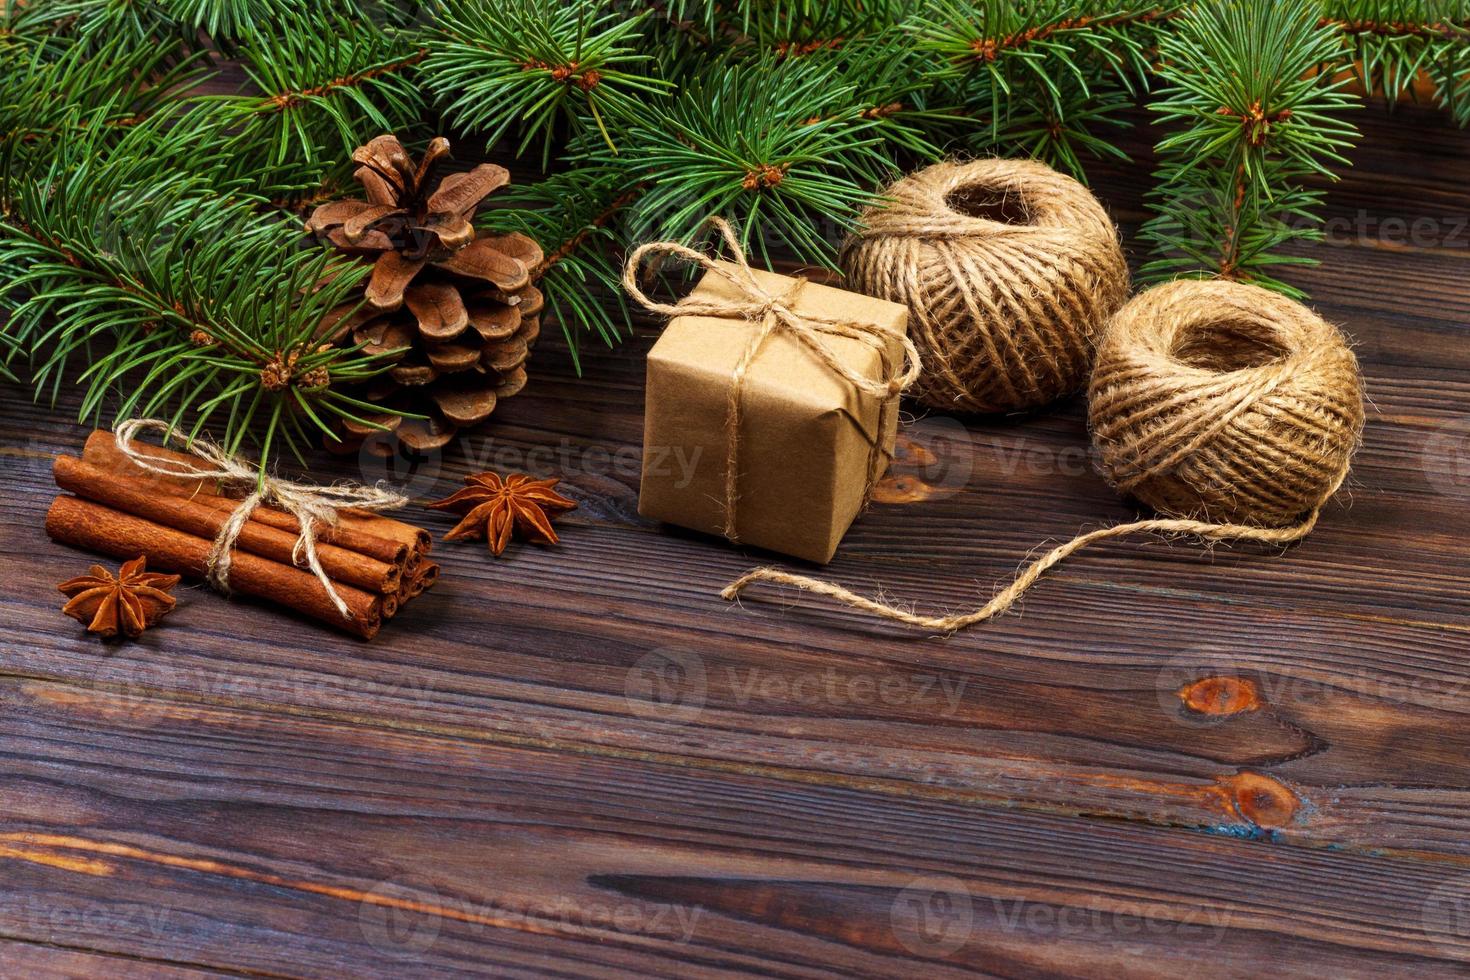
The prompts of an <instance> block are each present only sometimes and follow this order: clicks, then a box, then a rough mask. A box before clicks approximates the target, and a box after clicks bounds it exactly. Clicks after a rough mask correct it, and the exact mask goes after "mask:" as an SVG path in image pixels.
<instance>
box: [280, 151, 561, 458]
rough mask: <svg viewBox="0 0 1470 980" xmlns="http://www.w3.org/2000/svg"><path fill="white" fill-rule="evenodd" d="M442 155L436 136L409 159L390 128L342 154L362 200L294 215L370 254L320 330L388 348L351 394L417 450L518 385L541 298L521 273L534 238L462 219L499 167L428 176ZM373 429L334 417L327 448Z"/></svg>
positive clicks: (495, 183)
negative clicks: (358, 282) (390, 359)
mask: <svg viewBox="0 0 1470 980" xmlns="http://www.w3.org/2000/svg"><path fill="white" fill-rule="evenodd" d="M448 155H449V141H448V140H446V139H444V138H443V137H442V136H441V137H438V138H436V139H434V140H433V141H432V142H431V143H430V144H429V148H428V150H427V151H426V152H425V154H424V158H423V159H422V160H421V161H420V162H419V163H418V165H417V166H415V165H414V164H413V161H412V160H410V159H409V156H408V154H407V153H406V152H404V149H403V146H402V144H400V143H399V142H398V140H397V138H396V137H393V136H379V137H377V138H376V139H374V140H372V141H371V142H369V143H368V144H367V145H366V146H362V147H359V148H358V149H357V150H356V151H355V152H354V153H353V154H352V159H353V160H354V161H355V162H356V163H358V164H359V165H360V166H359V168H358V170H357V172H356V174H354V176H355V177H356V178H357V181H358V183H360V184H361V185H362V187H363V190H364V192H365V196H366V198H367V199H366V200H343V201H333V202H332V203H330V204H324V205H322V206H321V207H319V208H317V209H316V210H315V211H313V212H312V214H311V217H310V218H308V219H307V222H306V230H307V231H308V232H310V233H312V234H315V235H316V236H317V237H318V238H319V239H321V240H322V241H324V242H327V243H329V244H331V245H332V246H334V247H335V248H337V249H340V250H341V251H342V252H344V253H346V254H348V255H354V256H360V257H362V258H363V259H364V260H367V259H371V260H372V261H373V272H372V276H371V277H370V278H369V279H368V282H367V285H366V287H365V288H364V290H363V297H364V298H365V299H366V302H365V303H362V305H361V306H360V307H359V306H358V301H357V300H354V301H353V302H352V303H349V304H346V305H344V306H341V307H338V308H337V309H336V310H333V311H332V313H331V314H330V315H329V316H328V317H327V319H326V320H324V321H323V323H322V337H323V339H324V340H326V341H329V342H333V343H350V344H363V345H364V350H365V351H366V352H367V353H383V352H386V351H392V350H396V353H395V354H394V358H395V361H396V363H394V365H393V367H392V368H390V369H389V370H388V373H387V374H386V375H384V376H382V377H380V378H378V379H375V381H374V382H373V383H371V384H370V385H368V386H367V389H366V390H365V391H364V392H363V393H362V394H363V395H364V396H365V398H366V399H367V400H369V401H373V402H376V403H379V404H381V405H382V406H383V413H382V414H381V415H380V416H378V417H376V418H374V419H373V421H374V422H377V423H379V424H381V425H384V426H386V427H387V428H388V429H390V430H395V431H397V433H398V436H399V438H400V439H401V440H402V441H403V442H404V444H406V445H408V446H410V447H412V448H414V449H419V450H427V449H435V448H438V447H440V446H442V445H444V444H445V443H447V442H448V441H449V440H450V439H451V438H453V436H454V434H455V432H456V431H457V430H458V429H460V428H463V427H466V426H471V425H476V424H478V423H480V422H483V421H484V420H485V419H487V418H488V417H489V416H490V413H491V412H493V411H494V410H495V406H496V404H498V403H499V401H500V400H502V399H505V398H509V397H511V396H512V395H514V394H516V393H517V392H519V391H520V390H521V389H522V388H523V387H525V384H526V368H525V362H526V359H527V358H528V357H529V356H530V350H531V347H532V346H533V345H534V344H535V342H536V338H537V336H538V335H539V334H540V332H541V321H540V317H539V314H540V312H541V306H542V298H541V293H540V291H538V290H537V289H536V287H534V286H532V285H531V275H530V274H531V270H533V269H534V268H535V267H536V266H538V265H540V263H541V260H542V258H543V256H542V252H541V247H540V246H539V245H537V244H536V243H535V242H534V241H532V240H531V239H530V238H528V237H526V236H525V235H521V234H515V233H513V234H509V235H485V236H478V235H477V234H476V232H475V226H474V223H473V219H474V216H475V209H476V208H477V207H478V206H479V204H480V202H481V201H483V200H484V199H485V198H486V197H487V196H488V195H489V194H490V193H491V192H493V191H495V190H496V189H498V188H500V187H502V186H504V185H505V184H507V183H509V181H510V174H509V173H507V172H506V170H505V168H504V167H498V166H496V165H495V164H492V163H482V164H480V165H479V166H477V167H475V168H474V169H473V170H471V171H469V172H468V173H454V174H450V175H448V176H446V177H445V178H443V179H442V180H436V179H435V175H434V172H435V170H436V168H437V166H438V163H439V161H440V160H442V159H443V158H444V157H446V156H448ZM354 307H357V309H356V310H355V311H354ZM400 412H409V413H413V414H422V415H427V416H428V417H429V418H428V420H427V421H422V420H419V419H404V418H403V417H402V416H401V415H400V414H398V413H400ZM377 431H378V430H374V429H368V428H365V427H363V426H359V425H355V424H351V423H348V424H345V425H344V426H343V429H342V432H341V433H340V434H341V435H342V436H343V442H341V443H331V444H329V447H328V448H330V449H333V450H340V451H343V452H356V451H357V449H358V448H359V447H360V446H361V445H362V443H363V441H364V440H365V439H367V438H369V437H371V436H372V435H374V434H375V433H376V432H377Z"/></svg>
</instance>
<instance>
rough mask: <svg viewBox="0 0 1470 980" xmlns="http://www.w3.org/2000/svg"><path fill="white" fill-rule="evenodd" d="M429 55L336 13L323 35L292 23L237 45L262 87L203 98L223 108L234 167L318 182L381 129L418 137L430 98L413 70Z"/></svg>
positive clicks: (343, 166)
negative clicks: (336, 18) (235, 161)
mask: <svg viewBox="0 0 1470 980" xmlns="http://www.w3.org/2000/svg"><path fill="white" fill-rule="evenodd" d="M426 55H427V51H425V50H424V49H423V48H417V47H414V46H413V45H412V44H410V43H408V42H407V41H406V40H405V39H404V38H403V37H402V36H401V35H399V34H397V33H396V32H395V33H390V32H386V31H382V30H379V29H377V28H374V27H371V26H366V25H361V24H349V23H348V22H346V21H336V22H331V23H330V29H329V31H328V32H327V33H326V36H325V37H322V36H320V32H319V31H318V30H308V29H307V28H306V25H305V24H304V23H302V22H300V21H296V22H289V23H287V24H285V25H283V30H282V31H281V33H280V34H271V35H258V36H255V37H251V38H248V39H246V40H245V41H243V42H241V44H240V46H239V50H238V57H239V60H240V63H241V65H242V67H243V68H244V70H245V73H246V75H247V76H248V77H249V79H250V81H251V83H252V85H253V87H254V88H255V89H256V91H255V92H245V93H241V94H238V95H226V96H205V97H202V98H201V99H200V101H201V102H203V103H207V104H210V105H212V106H214V107H216V108H217V110H218V113H219V118H220V125H221V127H222V130H224V131H227V132H228V133H229V134H230V137H229V140H230V143H231V145H232V148H233V150H234V152H235V153H236V154H237V155H238V160H239V164H238V167H237V171H236V172H237V173H242V174H244V173H253V174H255V175H256V176H257V179H259V180H261V181H269V180H272V179H275V180H279V179H288V178H289V179H294V180H296V181H298V182H303V183H307V184H319V183H321V182H322V181H323V180H325V179H327V177H329V176H335V177H337V178H341V177H343V176H344V175H345V173H346V172H347V168H348V167H349V162H350V160H351V157H352V151H353V150H354V149H355V148H357V147H358V146H361V145H362V144H363V143H366V142H367V141H368V140H369V139H370V138H372V137H373V136H375V135H377V134H378V133H382V132H398V133H402V135H403V136H404V137H405V138H409V137H410V136H411V135H412V130H413V127H414V126H415V125H416V124H417V123H418V121H419V120H420V119H422V117H423V114H424V109H425V106H424V101H423V95H422V93H421V91H420V89H419V88H418V86H417V85H415V84H414V83H413V81H412V80H411V79H410V77H409V71H410V69H412V68H413V67H414V66H415V65H417V64H419V62H421V61H423V60H424V58H425V56H426Z"/></svg>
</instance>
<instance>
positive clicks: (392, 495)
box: [115, 419, 408, 620]
mask: <svg viewBox="0 0 1470 980" xmlns="http://www.w3.org/2000/svg"><path fill="white" fill-rule="evenodd" d="M149 431H152V432H158V433H160V434H161V435H162V437H163V439H164V441H165V442H166V441H167V440H168V438H169V437H170V436H171V435H172V434H173V431H174V429H173V426H171V425H170V424H169V423H167V422H164V421H161V420H159V419H130V420H128V421H127V422H123V423H121V424H120V425H118V427H117V429H116V431H115V438H116V441H117V448H118V451H119V452H121V453H122V454H123V455H124V456H126V457H127V458H128V459H129V460H131V461H132V462H133V463H134V464H135V465H137V466H138V467H139V468H141V469H144V470H147V471H148V472H150V473H157V474H160V475H162V476H170V477H178V478H182V479H187V480H220V481H224V482H227V483H234V484H238V485H247V484H253V485H254V487H255V489H254V490H253V491H252V492H251V493H250V494H248V495H247V496H246V497H245V498H244V499H243V500H241V501H240V505H239V506H238V507H236V508H235V509H234V511H233V512H232V513H231V514H230V519H229V520H228V521H226V522H225V524H224V526H223V527H221V528H220V531H219V534H218V535H216V537H215V539H214V543H213V544H212V546H211V547H210V551H209V555H208V557H207V558H206V559H205V567H206V568H207V569H208V576H207V578H208V581H209V584H210V585H212V586H214V587H215V588H216V589H218V590H219V591H220V592H222V593H224V594H226V595H228V594H229V593H230V562H231V559H232V555H233V553H234V549H235V542H236V540H237V539H238V538H239V537H240V533H241V531H243V530H244V528H245V525H246V524H247V522H249V520H250V515H251V514H253V513H254V512H255V510H256V508H258V507H260V506H262V505H267V506H274V507H277V508H279V509H281V510H283V511H285V512H287V513H288V514H290V515H291V516H292V517H294V518H295V519H296V521H297V523H298V524H299V525H300V528H301V531H300V534H299V536H298V537H297V538H296V547H295V548H294V549H293V551H292V553H291V558H292V561H294V562H295V563H296V564H297V565H298V566H303V567H305V568H306V569H307V570H308V571H310V572H311V573H312V574H313V575H315V576H316V578H317V581H319V582H321V584H322V588H323V589H325V590H326V593H327V597H328V598H329V599H330V600H331V602H332V605H333V606H334V607H335V608H336V610H337V611H338V612H339V613H340V614H341V615H342V618H343V619H346V620H351V619H352V612H351V610H350V609H349V608H348V605H347V603H346V602H345V601H344V600H343V599H342V596H341V595H340V594H338V592H337V589H336V586H334V585H333V584H332V580H331V578H330V577H329V576H328V575H327V573H326V571H325V569H323V568H322V563H321V559H320V558H319V557H318V556H317V548H316V545H317V532H318V529H321V528H330V527H334V526H336V524H337V521H338V517H339V514H340V511H341V510H342V509H344V508H349V507H350V508H353V509H355V510H366V511H374V512H377V511H385V510H395V509H397V508H400V507H403V506H405V505H406V504H407V503H408V498H407V497H405V496H404V495H403V494H400V493H397V492H396V491H393V490H389V489H387V488H385V487H382V486H374V487H365V486H361V485H357V484H333V485H331V486H315V485H312V484H304V483H292V482H291V481H289V480H282V479H279V478H277V477H273V476H270V475H268V474H266V473H264V472H262V471H260V470H258V469H257V468H256V467H255V466H254V465H253V464H251V463H248V462H246V461H244V460H241V459H239V458H238V457H235V456H232V455H230V454H229V453H227V452H225V451H224V450H223V449H221V448H220V447H219V446H216V445H215V444H214V443H212V442H210V441H209V440H207V439H195V440H193V441H191V442H190V443H189V444H188V446H187V447H186V448H187V449H188V451H189V452H190V453H192V454H193V455H194V456H196V457H198V458H199V459H200V460H201V461H203V463H204V464H206V465H201V466H196V465H195V464H193V463H187V462H181V461H175V460H172V459H166V458H160V457H158V456H155V455H151V454H148V453H146V452H144V451H142V450H139V449H137V448H135V447H134V444H133V443H134V440H135V439H136V438H137V436H138V435H139V434H141V433H143V432H149Z"/></svg>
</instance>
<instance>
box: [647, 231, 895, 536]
mask: <svg viewBox="0 0 1470 980" xmlns="http://www.w3.org/2000/svg"><path fill="white" fill-rule="evenodd" d="M706 223H707V224H708V225H710V226H711V227H713V228H714V229H715V230H716V231H718V232H719V233H720V236H721V237H722V238H723V239H724V241H725V244H726V245H727V246H729V250H730V256H731V258H730V263H731V264H733V266H734V269H733V270H732V269H730V268H727V267H726V266H722V265H719V264H717V263H716V261H715V259H713V258H711V257H710V256H708V255H705V254H704V253H703V252H698V251H696V250H694V249H692V248H689V247H688V246H686V245H683V244H680V243H679V242H675V241H665V242H650V243H648V244H646V245H641V246H639V247H638V248H637V249H636V250H634V252H633V254H632V255H630V256H628V262H627V265H626V267H625V268H624V270H623V288H624V289H626V290H627V291H628V295H629V296H632V297H633V298H634V299H635V300H637V301H638V303H639V304H640V305H642V306H643V308H644V309H646V310H648V311H649V312H651V313H661V314H664V315H666V316H671V317H672V316H712V317H719V318H721V319H735V318H739V319H744V320H749V321H751V322H752V323H756V322H759V327H758V329H756V330H755V331H754V332H753V333H752V334H751V337H750V342H749V343H748V344H746V347H745V350H744V352H743V353H742V354H741V356H740V360H739V362H738V363H737V364H736V366H735V371H734V374H733V376H732V380H731V384H730V398H729V404H728V406H727V409H726V415H725V432H726V436H727V438H726V446H727V453H726V457H725V504H724V509H725V528H724V532H723V533H724V535H725V537H726V538H727V539H728V540H730V541H731V542H734V543H738V542H739V535H738V533H737V527H736V512H737V504H738V501H739V481H740V468H739V457H740V417H741V413H742V411H743V403H744V398H743V391H744V388H745V379H746V375H747V374H749V372H750V368H751V365H752V364H754V363H755V359H756V358H757V357H758V356H760V352H761V349H762V348H763V347H764V346H765V344H766V341H767V340H768V339H769V338H770V337H771V336H772V335H773V334H775V333H777V332H778V331H780V332H784V333H785V334H787V335H788V336H790V337H792V338H794V339H795V340H797V341H799V342H800V343H801V345H802V346H803V347H804V348H806V350H808V351H809V352H811V353H812V354H813V355H814V356H815V357H816V358H817V359H818V360H819V361H821V362H822V364H824V365H825V366H826V367H827V368H828V369H829V370H830V371H831V372H832V373H833V374H835V375H837V376H839V377H841V378H842V379H843V380H845V381H846V382H848V383H849V384H851V385H852V386H853V387H854V388H855V389H857V390H858V391H861V392H863V393H865V394H868V395H872V396H873V397H875V398H877V399H879V404H880V405H881V408H880V409H879V415H878V429H877V435H876V436H875V437H874V438H872V439H871V440H869V442H870V445H871V447H872V451H871V453H870V455H869V459H868V480H867V486H866V487H865V488H864V490H863V506H864V507H866V506H867V504H868V503H869V501H870V500H871V499H872V495H873V487H874V486H875V485H876V484H877V482H878V479H879V477H881V476H882V475H883V472H882V471H883V465H884V462H885V459H884V456H885V455H886V454H885V451H884V447H883V433H884V432H886V431H887V429H888V423H889V420H890V417H891V413H892V412H894V411H895V410H896V405H897V398H896V396H897V395H898V394H900V393H901V392H903V391H904V389H906V388H908V387H909V386H910V385H912V384H913V383H914V382H915V381H916V380H918V377H919V371H920V364H919V351H918V349H917V348H916V347H915V346H914V343H913V341H911V340H909V338H908V337H907V336H904V337H902V338H898V337H895V335H894V334H893V333H892V332H890V331H888V330H885V329H884V328H883V327H880V326H878V325H877V324H872V323H862V322H859V321H853V320H842V319H838V318H835V317H826V316H822V315H820V314H813V313H798V312H796V310H795V309H794V308H793V307H794V306H795V305H796V300H797V297H798V296H799V295H800V294H801V291H802V290H803V289H804V288H805V287H806V285H807V280H806V279H805V278H804V277H796V279H795V281H794V282H793V284H792V286H791V287H790V288H789V289H787V290H786V291H785V292H784V293H783V294H781V295H779V296H773V295H771V294H770V293H769V292H767V291H766V290H765V288H764V287H762V286H761V284H760V283H759V282H758V281H757V279H756V277H755V273H754V271H753V270H752V269H751V267H750V263H749V262H748V261H747V260H746V257H745V253H744V250H743V249H742V248H741V246H740V239H739V238H737V237H736V235H735V231H734V229H732V228H731V227H730V225H729V223H728V222H726V221H725V220H724V219H722V218H710V219H708V221H707V222H706ZM651 255H661V256H672V257H675V258H678V259H682V260H684V261H685V262H688V263H690V264H692V265H695V266H698V267H699V268H701V269H704V270H705V271H706V272H708V273H710V274H711V275H716V276H719V277H720V278H722V279H724V280H725V281H726V282H728V283H730V285H732V286H733V287H734V288H735V289H736V290H737V291H738V293H739V295H740V298H739V299H738V300H726V299H719V300H709V299H695V298H692V297H686V298H684V299H682V300H680V301H679V302H677V303H660V302H657V301H656V300H654V299H652V298H650V297H649V296H648V294H647V293H645V292H644V291H643V290H642V289H641V288H640V287H639V285H638V272H639V270H640V269H641V268H642V267H643V263H644V261H645V259H646V258H647V257H649V256H651ZM828 337H845V338H848V339H850V340H857V341H860V342H862V343H864V344H866V345H868V346H869V347H871V348H873V349H874V350H875V351H876V352H877V353H878V356H879V358H880V361H881V363H882V370H881V372H880V376H879V377H877V378H872V377H869V376H867V375H866V374H864V373H862V372H861V371H857V370H855V369H854V368H852V367H851V366H849V365H848V364H845V363H844V362H843V360H842V359H841V358H840V357H839V356H838V355H837V353H836V352H834V351H833V350H832V348H831V346H829V345H828V343H827V340H826V338H828ZM895 339H899V340H900V341H901V343H902V346H903V352H904V358H905V361H904V363H902V364H895V363H893V358H892V357H891V356H890V354H889V350H888V344H889V342H891V341H892V340H895Z"/></svg>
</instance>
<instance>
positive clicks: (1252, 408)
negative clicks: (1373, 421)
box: [1088, 281, 1363, 527]
mask: <svg viewBox="0 0 1470 980" xmlns="http://www.w3.org/2000/svg"><path fill="white" fill-rule="evenodd" d="M1088 422H1089V425H1090V427H1091V429H1092V433H1093V442H1094V443H1095V445H1096V446H1097V449H1098V453H1099V457H1100V458H1099V466H1100V468H1101V469H1102V471H1103V473H1104V474H1105V475H1106V476H1107V477H1108V480H1109V482H1110V483H1112V484H1113V486H1114V487H1115V488H1116V489H1117V490H1118V491H1119V492H1121V493H1123V494H1125V495H1127V496H1131V497H1134V498H1136V499H1137V500H1139V501H1141V502H1143V503H1145V504H1147V505H1148V506H1149V507H1152V508H1153V509H1154V510H1156V511H1159V512H1161V513H1165V514H1173V515H1176V516H1179V517H1192V518H1197V519H1199V520H1201V521H1212V522H1226V523H1244V524H1255V525H1260V526H1264V527H1284V526H1287V525H1291V524H1294V523H1296V522H1297V521H1299V520H1300V518H1301V516H1302V515H1303V514H1307V513H1311V512H1313V511H1316V510H1317V509H1318V508H1319V507H1321V505H1322V504H1323V503H1325V502H1326V501H1327V499H1328V498H1329V497H1331V496H1332V495H1333V494H1334V493H1335V492H1336V491H1337V488H1338V487H1340V486H1342V482H1343V480H1345V479H1346V478H1347V473H1348V464H1349V462H1350V461H1351V459H1352V454H1353V450H1354V448H1355V447H1356V446H1357V444H1358V438H1359V436H1360V435H1361V434H1362V431H1363V392H1362V379H1361V376H1360V375H1359V373H1358V361H1357V358H1355V357H1354V356H1353V352H1352V351H1351V350H1350V349H1349V348H1348V345H1347V342H1346V341H1345V340H1344V339H1343V337H1342V334H1341V333H1339V332H1338V330H1337V328H1336V327H1334V326H1332V325H1331V324H1330V323H1328V322H1327V321H1325V320H1323V319H1322V318H1321V317H1319V316H1317V314H1315V313H1313V312H1312V311H1311V310H1309V309H1307V308H1306V307H1305V306H1302V305H1301V304H1300V303H1296V302H1293V301H1292V300H1290V299H1287V298H1286V297H1284V296H1281V295H1279V294H1277V293H1273V292H1270V291H1269V290H1265V289H1261V288H1260V287H1257V286H1247V285H1243V284H1241V283H1233V282H1223V281H1212V282H1196V281H1181V282H1174V283H1169V284H1168V285H1165V286H1160V287H1158V288H1157V289H1153V290H1150V291H1149V292H1146V293H1144V294H1143V295H1141V296H1139V297H1137V298H1136V299H1134V300H1133V302H1131V303H1129V304H1128V305H1127V306H1126V307H1124V308H1123V310H1122V311H1120V312H1119V313H1118V315H1117V316H1116V317H1114V318H1113V321H1112V323H1111V324H1110V325H1109V327H1108V332H1107V336H1106V337H1105V338H1104V339H1103V341H1102V343H1101V345H1100V346H1099V349H1098V355H1097V367H1096V368H1095V370H1094V371H1093V375H1092V383H1091V385H1090V386H1089V389H1088Z"/></svg>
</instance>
